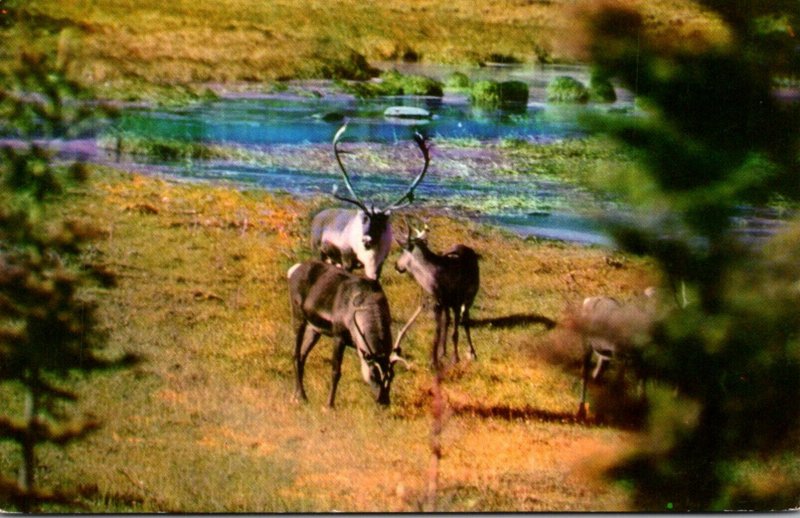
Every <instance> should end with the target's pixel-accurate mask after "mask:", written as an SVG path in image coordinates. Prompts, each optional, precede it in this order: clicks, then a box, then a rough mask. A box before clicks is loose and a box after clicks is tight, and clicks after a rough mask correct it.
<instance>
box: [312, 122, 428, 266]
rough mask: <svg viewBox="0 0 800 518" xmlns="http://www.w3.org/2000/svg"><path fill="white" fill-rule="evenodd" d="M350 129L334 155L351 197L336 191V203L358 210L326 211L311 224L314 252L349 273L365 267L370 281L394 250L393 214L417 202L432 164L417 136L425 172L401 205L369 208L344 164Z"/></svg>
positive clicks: (335, 146)
mask: <svg viewBox="0 0 800 518" xmlns="http://www.w3.org/2000/svg"><path fill="white" fill-rule="evenodd" d="M346 129H347V124H345V125H343V126H342V127H341V128H340V129H339V131H337V132H336V135H335V136H334V137H333V152H334V155H335V156H336V162H337V163H338V164H339V168H340V169H341V170H342V175H343V176H344V184H345V187H347V190H348V192H349V193H350V196H342V195H340V194H337V192H336V189H334V192H333V195H334V197H335V198H336V199H338V200H341V201H344V202H347V203H350V204H353V205H355V206H356V207H358V208H357V209H325V210H323V211H321V212H320V213H319V214H317V215H316V216H314V219H313V221H312V222H311V248H312V250H314V252H317V253H319V254H320V258H321V259H322V260H323V261H329V262H332V263H334V264H340V265H342V266H343V267H344V268H345V269H346V270H347V271H352V270H354V269H356V268H359V267H361V266H363V267H364V275H365V276H366V277H367V278H369V279H377V278H378V277H380V274H381V268H382V267H383V262H384V261H385V260H386V256H387V255H389V250H390V249H391V246H392V225H391V222H390V220H389V218H390V216H391V213H392V211H393V210H395V209H399V208H402V207H405V206H407V205H410V204H411V203H412V202H413V201H414V189H416V188H417V186H418V185H419V183H420V182H421V181H422V178H423V177H424V176H425V173H426V171H427V170H428V164H429V163H430V154H429V148H428V144H427V142H426V141H425V139H424V138H423V137H422V135H420V134H419V133H416V134H415V135H414V140H415V141H416V143H417V145H418V146H419V148H420V150H421V151H422V158H423V160H424V164H423V166H422V170H421V171H420V172H419V174H417V176H416V177H415V178H414V180H413V181H412V182H411V185H410V186H409V187H408V189H406V192H405V193H403V195H402V196H400V197H399V198H398V199H397V201H395V202H394V203H392V204H390V205H389V206H387V207H386V208H383V209H381V208H376V207H375V206H374V205H370V206H369V207H367V204H366V203H364V201H362V200H361V198H360V197H359V196H358V195H357V194H356V192H355V190H354V189H353V185H352V183H351V182H350V175H349V174H348V173H347V169H346V168H345V166H344V163H343V162H342V158H341V154H342V153H346V152H345V151H341V150H340V149H339V141H340V140H341V138H342V135H344V132H345V130H346Z"/></svg>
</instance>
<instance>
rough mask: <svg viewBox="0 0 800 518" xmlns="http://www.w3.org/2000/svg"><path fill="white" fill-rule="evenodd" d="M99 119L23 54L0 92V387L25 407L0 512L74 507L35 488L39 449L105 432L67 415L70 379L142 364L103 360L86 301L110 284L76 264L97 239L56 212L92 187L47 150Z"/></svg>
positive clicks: (77, 166) (3, 424) (13, 431)
mask: <svg viewBox="0 0 800 518" xmlns="http://www.w3.org/2000/svg"><path fill="white" fill-rule="evenodd" d="M100 111H102V110H100V109H99V108H98V107H97V106H93V105H92V104H90V103H87V102H85V94H84V92H83V91H82V89H81V88H80V87H79V85H77V84H75V83H73V82H70V81H68V80H67V79H66V78H65V77H64V74H63V71H62V70H60V69H58V68H53V67H52V66H50V65H49V63H48V62H47V60H46V59H45V58H44V57H42V56H40V55H30V54H23V55H22V56H21V58H20V63H19V66H18V68H17V70H16V71H15V72H14V73H13V74H11V75H10V76H9V77H4V78H2V83H1V84H0V121H1V122H0V131H2V134H3V136H5V137H6V140H4V141H3V143H2V144H0V185H2V189H0V385H2V386H5V387H6V388H7V389H9V390H10V393H13V394H20V395H21V396H20V397H22V398H23V399H24V404H23V405H22V406H23V408H24V410H23V412H22V415H16V416H15V415H4V416H0V440H8V441H11V442H13V443H16V444H17V445H18V446H19V448H20V451H21V454H22V459H23V461H22V463H21V465H20V468H19V476H18V479H17V480H16V482H15V481H14V480H13V479H11V478H4V477H3V476H2V475H0V502H3V503H4V504H5V503H10V504H12V505H14V506H16V508H17V509H19V510H21V511H23V512H30V511H33V510H36V509H37V505H39V504H41V503H45V502H60V503H64V502H67V501H70V500H71V498H70V496H69V495H68V494H66V493H62V492H55V491H47V490H44V489H42V488H39V487H37V485H36V482H35V480H36V477H35V475H36V447H37V446H38V445H40V444H43V443H51V444H55V445H59V446H64V445H66V444H68V443H70V442H71V441H75V440H79V439H82V438H83V437H85V436H86V434H88V433H90V432H92V431H93V430H95V429H97V427H98V423H97V421H96V420H95V419H94V418H93V417H90V416H89V417H87V416H84V417H83V418H78V419H73V418H71V417H70V416H69V415H68V413H67V412H66V411H65V408H66V407H65V405H64V403H69V402H74V401H76V400H77V398H78V395H77V394H75V393H74V392H72V391H71V390H70V388H69V386H70V379H71V377H72V376H74V375H75V374H76V373H83V374H89V373H92V372H95V371H98V370H107V369H114V368H121V367H125V366H127V365H130V364H131V363H132V362H134V361H135V358H134V357H132V356H129V355H126V356H123V357H121V358H107V357H105V356H104V355H103V354H102V349H103V347H104V343H105V335H104V334H103V333H102V332H101V331H100V330H99V326H98V323H97V304H96V302H94V301H92V300H89V299H87V298H86V297H85V296H84V295H83V293H82V288H84V287H85V286H88V285H91V284H98V283H100V284H105V285H108V283H109V277H108V272H106V271H104V270H102V268H95V267H92V266H91V265H89V267H83V266H81V265H80V264H79V262H80V261H79V260H80V254H81V252H82V250H83V246H84V244H85V243H86V242H88V241H89V240H91V239H92V238H94V237H96V235H97V230H96V229H94V228H93V227H92V226H90V225H87V224H85V223H83V222H80V221H75V220H70V219H62V218H59V217H56V216H55V215H54V211H53V210H52V206H53V205H54V203H56V202H58V201H59V200H61V199H62V198H63V196H65V187H66V186H68V185H72V184H80V183H83V182H85V181H86V179H87V171H86V168H85V167H84V166H83V164H81V163H79V162H75V163H72V164H69V165H56V163H55V161H54V157H53V154H52V152H51V151H50V150H49V149H48V147H47V142H46V140H42V139H52V138H65V137H69V136H72V135H74V134H76V132H79V131H82V128H83V127H84V125H86V124H88V123H90V121H91V120H92V119H93V117H96V116H97V115H98V113H99V112H100ZM20 389H21V390H20Z"/></svg>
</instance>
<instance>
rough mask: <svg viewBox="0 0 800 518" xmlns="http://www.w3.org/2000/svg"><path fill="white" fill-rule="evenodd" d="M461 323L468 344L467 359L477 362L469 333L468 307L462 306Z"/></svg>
mask: <svg viewBox="0 0 800 518" xmlns="http://www.w3.org/2000/svg"><path fill="white" fill-rule="evenodd" d="M461 321H462V322H464V332H465V333H466V334H467V343H468V344H469V359H470V360H477V359H478V355H477V354H475V347H473V345H472V336H471V335H470V332H469V307H468V306H464V312H463V314H462V315H461Z"/></svg>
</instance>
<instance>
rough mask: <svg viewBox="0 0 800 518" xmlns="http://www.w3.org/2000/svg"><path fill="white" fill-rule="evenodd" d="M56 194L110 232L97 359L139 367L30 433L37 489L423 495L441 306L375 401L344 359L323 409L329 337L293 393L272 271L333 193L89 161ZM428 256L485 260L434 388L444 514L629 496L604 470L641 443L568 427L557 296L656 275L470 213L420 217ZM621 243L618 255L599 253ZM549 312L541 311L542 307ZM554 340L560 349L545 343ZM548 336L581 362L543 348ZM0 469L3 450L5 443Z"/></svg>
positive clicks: (298, 499)
mask: <svg viewBox="0 0 800 518" xmlns="http://www.w3.org/2000/svg"><path fill="white" fill-rule="evenodd" d="M72 199H73V200H74V201H73V202H71V203H70V204H69V205H67V206H64V207H63V208H62V209H61V210H63V211H65V213H66V214H68V215H69V216H70V217H75V218H88V219H90V220H91V221H94V222H96V224H97V225H98V226H99V227H100V230H101V231H102V236H103V237H102V239H100V240H99V241H97V242H96V243H95V244H94V245H93V246H92V248H91V249H90V250H89V251H88V253H87V260H89V261H92V262H94V263H97V264H101V265H103V266H105V267H106V268H108V269H109V270H111V271H113V272H115V273H116V274H117V286H116V287H115V288H113V289H110V290H106V289H100V288H97V289H95V290H93V291H92V292H90V293H88V294H87V296H89V297H91V298H94V299H96V300H98V301H99V302H100V304H101V307H102V323H103V326H104V327H106V328H107V330H108V331H109V354H115V353H119V352H122V351H129V352H134V353H137V354H140V355H142V356H143V357H144V361H143V362H142V363H141V364H140V365H138V366H136V367H135V368H132V369H128V370H123V371H120V372H118V373H114V374H107V375H99V376H93V377H91V378H89V379H85V380H77V383H78V391H79V394H80V400H79V412H81V413H88V414H91V415H94V416H95V417H96V418H98V419H99V420H100V421H102V423H103V426H102V428H101V429H100V430H99V431H97V432H96V433H94V434H92V435H91V436H90V437H89V438H87V439H86V440H83V441H79V442H77V443H75V444H73V445H71V446H69V447H67V448H66V449H55V448H53V449H49V448H47V447H44V448H42V449H41V452H42V465H41V469H40V475H39V476H40V477H41V483H42V485H44V486H54V487H65V488H70V487H78V488H79V490H80V493H81V495H82V497H81V501H82V502H83V503H84V504H85V505H86V508H85V509H86V510H88V511H96V512H109V511H112V512H113V511H175V512H185V511H208V512H215V511H227V512H235V511H251V512H262V511H264V512H269V511H332V510H342V511H417V510H420V509H422V508H423V502H424V501H425V493H426V487H427V481H428V471H429V466H430V450H429V437H430V430H431V422H430V416H429V402H430V397H431V396H430V387H431V380H432V378H431V373H430V371H429V369H428V366H427V358H428V354H429V347H430V342H431V340H432V337H433V322H432V320H433V319H432V317H431V316H430V315H429V314H424V316H421V317H420V318H419V319H418V321H417V323H416V324H415V326H414V327H412V329H411V331H410V332H409V334H408V336H407V342H406V343H405V344H404V347H403V349H404V351H405V355H406V356H407V357H408V358H409V359H410V360H411V361H412V362H413V364H414V365H413V369H412V370H410V371H406V370H405V369H403V368H402V367H401V366H398V368H397V375H396V377H395V381H394V384H393V386H392V405H391V406H390V407H389V408H388V409H380V408H378V407H377V405H376V404H375V403H374V401H373V400H372V399H371V397H370V394H369V390H368V389H367V387H366V386H365V385H364V383H363V381H362V380H361V378H360V374H359V368H358V365H357V358H356V355H355V354H354V353H353V351H352V350H349V351H348V352H347V353H346V355H345V362H344V365H343V377H342V381H341V383H340V386H339V391H338V398H337V408H336V409H335V410H332V411H331V410H328V409H326V408H324V403H325V399H326V396H327V391H328V388H329V386H330V385H329V384H330V360H329V358H330V354H331V343H330V341H329V340H328V339H325V338H323V340H322V341H321V342H320V344H319V345H318V346H317V348H316V349H315V351H313V352H312V353H311V355H310V357H309V361H308V365H307V369H306V388H307V391H308V394H309V398H310V402H309V403H308V404H305V405H302V404H298V403H295V402H292V401H291V400H290V397H291V395H292V391H293V368H292V360H291V358H292V349H293V336H292V331H291V324H290V315H289V307H288V300H287V289H286V280H285V275H286V270H287V269H288V268H289V266H291V265H292V264H294V263H295V262H297V261H299V260H301V259H304V258H307V257H309V254H310V251H309V249H308V245H307V242H308V238H307V235H308V226H309V222H310V215H311V214H312V213H313V212H314V211H315V210H317V209H318V208H320V207H322V206H323V205H325V204H328V203H329V201H328V200H327V199H317V200H297V199H293V198H291V197H288V196H283V195H279V194H269V193H266V192H261V191H245V190H240V189H236V188H233V187H231V186H217V187H214V186H208V185H203V184H191V183H178V182H174V181H169V180H164V179H159V178H154V177H151V176H142V175H137V174H123V173H119V172H115V171H113V170H107V169H97V170H95V171H94V174H93V180H92V182H91V184H90V186H89V187H87V188H86V189H82V190H81V191H79V192H75V193H74V196H73V197H72ZM410 212H411V213H414V214H415V215H420V216H424V217H426V218H427V219H428V221H429V223H430V226H431V234H432V235H431V240H432V242H431V244H432V247H433V248H434V249H435V250H436V249H438V250H441V249H443V248H445V247H448V246H450V245H451V244H452V243H454V242H463V243H466V244H468V245H470V246H472V247H474V248H475V249H476V250H478V251H479V253H480V254H481V256H482V260H481V276H482V286H481V291H480V293H479V295H478V298H477V301H476V305H475V308H474V310H473V319H474V320H475V321H476V326H475V329H474V331H473V338H474V342H475V346H476V349H477V352H478V357H479V359H478V361H477V362H462V363H461V364H459V365H456V366H454V367H452V368H451V369H450V371H449V372H448V374H447V377H446V380H445V383H444V390H445V394H446V398H447V401H448V407H449V413H448V416H447V419H446V422H445V428H444V432H443V436H442V437H443V445H444V446H443V447H444V456H443V459H442V462H441V471H440V482H439V488H440V490H439V500H438V509H439V510H443V511H492V510H494V511H501V510H506V511H511V510H515V511H523V510H524V511H580V510H598V511H599V510H625V509H628V505H629V503H628V501H627V493H626V491H625V489H624V488H623V487H621V486H616V485H610V484H608V483H607V482H605V481H603V480H601V479H598V478H597V474H598V472H599V470H600V469H601V468H602V466H604V465H607V464H608V463H609V462H610V461H611V460H612V459H613V458H614V456H615V455H618V454H620V453H621V452H623V451H625V449H626V447H628V446H629V445H630V444H631V441H632V440H633V439H634V435H632V432H627V431H624V430H622V429H619V428H615V427H609V426H601V425H588V424H581V423H577V422H575V420H574V418H573V416H574V413H575V411H576V410H577V404H578V398H579V389H580V384H579V367H578V361H577V352H578V350H579V349H578V348H579V346H578V344H577V343H576V342H569V340H566V341H565V340H560V341H554V340H553V338H554V337H555V336H557V335H558V334H559V332H560V329H559V327H556V328H555V329H552V330H551V329H548V327H547V326H545V325H544V323H546V320H545V319H553V320H558V319H559V318H560V316H561V313H562V311H563V310H564V308H565V306H566V305H567V304H568V303H570V302H576V301H579V300H580V298H581V297H583V296H585V295H587V294H593V293H597V292H603V293H608V294H611V295H616V296H619V297H621V298H623V299H626V298H630V297H632V296H633V295H634V294H635V293H636V292H639V291H640V290H641V289H642V288H643V287H645V286H647V285H648V284H650V283H651V282H652V281H653V268H652V265H650V264H649V263H648V262H647V261H646V260H642V259H637V258H632V257H623V256H619V255H614V256H613V257H609V253H610V252H609V251H607V250H604V249H600V248H591V247H588V248H587V247H580V246H572V245H567V244H563V243H558V242H548V241H537V240H521V239H518V238H516V237H513V236H511V235H508V234H506V233H504V232H501V231H499V230H496V229H492V228H488V227H484V226H480V225H477V224H474V223H471V222H468V221H462V220H458V219H452V218H450V217H442V216H439V215H437V214H436V213H435V212H430V213H420V212H418V211H410ZM396 258H397V252H396V251H395V252H394V253H393V254H392V255H391V256H390V257H389V259H388V264H387V268H386V269H385V273H384V275H383V279H382V282H383V284H384V287H385V290H386V292H387V296H388V298H389V301H390V305H391V308H392V311H393V320H394V325H395V328H394V332H395V333H397V331H398V329H399V327H400V326H401V325H402V323H403V322H404V321H405V320H406V319H407V318H408V317H409V316H410V315H411V313H412V311H413V309H414V308H415V307H416V305H417V304H418V303H419V301H420V298H421V292H420V289H419V288H418V287H417V285H416V284H415V283H414V281H413V280H412V279H411V278H409V277H403V276H401V275H400V274H398V273H397V272H395V271H394V269H393V267H392V265H393V262H394V261H395V260H396ZM612 259H613V260H612ZM542 317H545V319H543V318H542ZM556 343H560V344H561V345H560V346H557V345H556ZM554 347H561V348H566V352H564V351H562V357H565V356H566V357H570V356H571V357H572V359H573V361H571V362H570V361H568V362H562V363H563V364H564V365H563V368H562V367H557V366H555V365H552V364H550V363H548V362H546V361H545V358H546V357H548V356H549V355H550V354H551V353H552V350H553V348H554ZM4 447H6V448H9V449H8V450H7V451H6V453H7V454H4V455H0V469H3V471H4V472H8V471H9V470H10V469H12V468H11V466H12V465H13V464H14V463H16V462H17V459H16V458H15V456H16V453H14V452H12V451H11V449H10V447H8V446H4Z"/></svg>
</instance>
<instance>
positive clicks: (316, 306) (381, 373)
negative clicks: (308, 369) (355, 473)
mask: <svg viewBox="0 0 800 518" xmlns="http://www.w3.org/2000/svg"><path fill="white" fill-rule="evenodd" d="M287 276H288V278H289V297H290V300H291V307H292V321H293V324H294V328H295V332H296V340H295V349H294V366H295V374H296V378H295V381H296V384H295V396H296V397H297V399H299V400H303V401H305V400H306V399H307V397H306V392H305V389H304V387H303V371H304V367H305V362H306V358H307V357H308V354H309V353H310V352H311V350H312V349H313V348H314V346H315V345H316V343H317V341H318V340H319V338H320V336H322V335H326V336H331V337H333V338H334V340H335V346H334V350H333V362H332V364H333V373H332V379H331V391H330V394H329V396H328V406H329V407H333V405H334V399H335V397H336V386H337V385H338V383H339V378H340V377H341V366H342V358H343V356H344V351H345V348H346V347H347V346H350V347H354V348H355V349H356V352H357V354H358V357H359V359H360V361H361V375H362V377H363V378H364V381H366V382H367V383H368V384H369V385H370V387H371V388H372V393H373V396H374V397H375V401H377V402H378V403H379V404H381V405H388V404H389V390H390V387H391V384H392V378H393V377H394V364H395V363H396V362H398V361H400V362H402V363H406V362H405V360H404V359H403V358H402V357H401V356H400V349H399V346H400V341H401V340H402V337H403V334H404V333H405V331H406V329H407V328H408V326H409V325H410V323H411V322H410V321H409V324H407V325H406V328H404V329H403V330H402V331H401V332H400V334H399V335H398V337H397V342H395V343H394V344H392V331H391V315H390V313H389V303H388V302H387V300H386V296H385V295H384V293H383V290H382V289H381V286H380V284H379V283H378V282H377V281H375V280H370V279H365V278H363V277H360V276H357V275H354V274H351V273H349V272H346V271H344V270H343V269H341V268H337V267H336V266H333V265H330V264H327V263H325V262H322V261H318V260H310V261H305V262H303V263H298V264H296V265H294V266H292V267H291V268H290V269H289V271H288V272H287Z"/></svg>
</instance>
